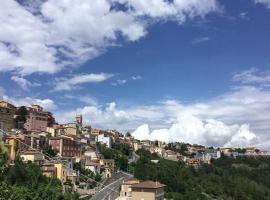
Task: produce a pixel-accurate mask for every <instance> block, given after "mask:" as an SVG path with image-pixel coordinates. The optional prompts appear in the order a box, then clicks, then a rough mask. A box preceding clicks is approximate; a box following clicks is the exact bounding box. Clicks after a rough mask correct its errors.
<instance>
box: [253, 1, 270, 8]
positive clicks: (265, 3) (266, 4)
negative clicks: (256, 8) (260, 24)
mask: <svg viewBox="0 0 270 200" xmlns="http://www.w3.org/2000/svg"><path fill="white" fill-rule="evenodd" d="M254 1H255V3H260V4H263V5H265V6H266V7H267V8H268V9H270V0H254Z"/></svg>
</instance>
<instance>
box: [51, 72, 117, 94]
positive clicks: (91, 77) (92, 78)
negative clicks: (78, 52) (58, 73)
mask: <svg viewBox="0 0 270 200" xmlns="http://www.w3.org/2000/svg"><path fill="white" fill-rule="evenodd" d="M111 77H113V74H106V73H100V74H80V75H75V76H73V77H62V78H57V80H56V84H55V87H54V90H55V91H61V90H72V89H76V88H77V86H78V85H81V84H85V83H99V82H103V81H106V80H108V79H110V78H111Z"/></svg>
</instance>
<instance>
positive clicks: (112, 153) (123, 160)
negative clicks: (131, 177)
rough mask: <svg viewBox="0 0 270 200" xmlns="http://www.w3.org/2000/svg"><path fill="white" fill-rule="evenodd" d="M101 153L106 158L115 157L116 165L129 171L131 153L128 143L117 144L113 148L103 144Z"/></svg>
mask: <svg viewBox="0 0 270 200" xmlns="http://www.w3.org/2000/svg"><path fill="white" fill-rule="evenodd" d="M100 153H101V154H102V155H103V156H104V158H105V159H114V161H115V165H116V167H117V168H118V169H120V170H123V171H127V169H128V155H129V154H130V153H131V151H130V150H129V147H128V145H126V144H115V145H114V146H113V147H112V148H106V147H105V146H104V145H101V146H100Z"/></svg>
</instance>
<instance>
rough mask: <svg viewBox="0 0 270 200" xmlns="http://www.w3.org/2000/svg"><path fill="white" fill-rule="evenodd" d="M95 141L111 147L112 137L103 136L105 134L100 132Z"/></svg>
mask: <svg viewBox="0 0 270 200" xmlns="http://www.w3.org/2000/svg"><path fill="white" fill-rule="evenodd" d="M96 139H97V142H100V143H101V144H105V145H106V147H108V148H111V147H112V139H111V137H109V136H105V134H100V135H98V136H97V137H96Z"/></svg>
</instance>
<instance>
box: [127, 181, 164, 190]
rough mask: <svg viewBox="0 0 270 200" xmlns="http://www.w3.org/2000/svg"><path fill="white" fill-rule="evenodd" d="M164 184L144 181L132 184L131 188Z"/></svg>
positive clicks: (155, 187)
mask: <svg viewBox="0 0 270 200" xmlns="http://www.w3.org/2000/svg"><path fill="white" fill-rule="evenodd" d="M165 186H166V185H163V184H161V183H160V182H154V181H144V182H141V183H138V184H135V185H132V186H131V188H153V189H157V188H162V187H165Z"/></svg>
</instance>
